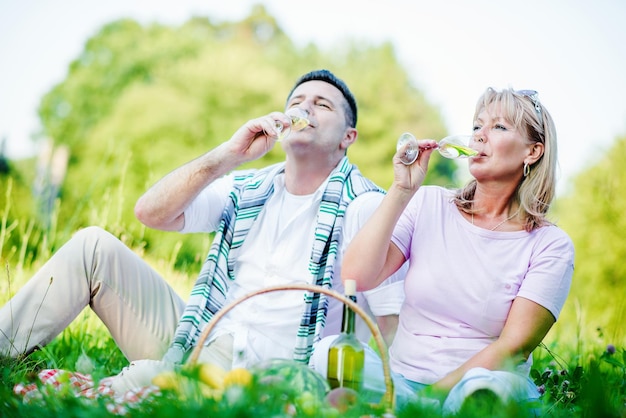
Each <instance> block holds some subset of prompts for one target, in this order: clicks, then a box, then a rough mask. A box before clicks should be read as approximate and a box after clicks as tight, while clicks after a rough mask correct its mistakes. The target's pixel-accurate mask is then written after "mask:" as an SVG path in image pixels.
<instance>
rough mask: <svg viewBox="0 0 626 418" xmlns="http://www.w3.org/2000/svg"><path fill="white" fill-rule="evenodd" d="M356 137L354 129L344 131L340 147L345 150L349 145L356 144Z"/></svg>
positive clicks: (356, 133)
mask: <svg viewBox="0 0 626 418" xmlns="http://www.w3.org/2000/svg"><path fill="white" fill-rule="evenodd" d="M357 136H358V132H357V130H356V129H355V128H348V129H346V133H345V135H344V136H343V139H342V140H341V144H340V147H341V148H342V149H347V148H348V147H349V146H350V145H352V144H354V143H355V142H356V138H357Z"/></svg>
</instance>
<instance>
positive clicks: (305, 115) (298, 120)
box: [264, 107, 311, 141]
mask: <svg viewBox="0 0 626 418" xmlns="http://www.w3.org/2000/svg"><path fill="white" fill-rule="evenodd" d="M285 115H287V116H289V119H290V120H291V123H290V124H289V125H288V126H287V127H284V126H283V124H282V123H281V122H279V121H274V129H276V131H277V132H278V135H277V136H276V138H277V139H276V141H282V140H284V139H285V138H287V136H289V134H290V133H291V131H292V130H294V131H301V130H303V129H304V128H306V127H307V126H309V124H310V123H311V122H310V121H309V112H307V111H306V110H304V109H301V108H299V107H292V108H291V109H289V110H287V111H286V112H285ZM264 132H265V135H267V136H274V135H269V134H268V133H267V132H266V131H264Z"/></svg>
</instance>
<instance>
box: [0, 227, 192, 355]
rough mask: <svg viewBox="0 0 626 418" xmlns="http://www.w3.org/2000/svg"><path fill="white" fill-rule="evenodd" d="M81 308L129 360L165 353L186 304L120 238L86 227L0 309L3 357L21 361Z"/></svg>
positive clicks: (64, 326) (44, 342)
mask: <svg viewBox="0 0 626 418" xmlns="http://www.w3.org/2000/svg"><path fill="white" fill-rule="evenodd" d="M86 306H89V307H90V308H91V309H92V310H93V311H94V312H95V313H96V315H98V317H99V318H100V319H101V320H102V322H103V323H104V325H106V327H107V328H108V329H109V331H110V332H111V335H112V336H113V339H114V340H115V342H116V343H117V345H118V346H119V348H120V349H121V351H122V352H123V353H124V355H125V356H126V358H127V359H128V360H131V361H132V360H138V359H160V358H161V357H162V356H163V354H164V353H165V351H166V350H167V348H168V346H169V344H170V341H171V339H172V337H173V335H174V331H175V330H176V325H177V323H178V319H179V317H180V315H181V314H182V312H183V309H184V306H185V303H184V301H183V299H181V298H180V297H179V296H178V295H177V294H176V292H175V291H174V290H173V289H172V288H171V287H170V286H169V285H168V284H167V282H166V281H165V280H164V279H163V278H162V277H161V276H160V275H159V274H158V273H157V272H156V271H155V270H154V269H152V268H151V267H150V266H149V265H148V264H147V263H146V262H144V261H143V260H142V259H141V258H140V257H139V256H138V255H137V254H135V253H134V252H133V251H131V250H130V249H129V248H128V247H126V246H125V245H124V244H123V243H122V242H121V241H119V240H118V239H117V238H115V237H114V236H113V235H111V234H109V233H108V232H106V231H104V230H103V229H101V228H98V227H89V228H85V229H83V230H81V231H79V232H77V233H76V234H75V235H74V236H73V237H72V239H70V240H69V241H68V242H67V243H66V244H65V245H63V247H61V248H60V249H59V250H58V251H57V252H56V253H55V254H54V255H53V256H52V258H51V259H50V260H49V261H48V262H47V263H46V264H45V265H44V266H43V267H42V268H41V269H40V270H39V271H38V272H37V273H36V274H35V275H34V276H33V277H32V278H31V279H30V280H29V281H28V283H26V284H25V285H24V286H23V287H22V288H21V289H20V290H19V291H18V292H17V294H15V295H14V296H13V298H12V299H11V300H10V301H9V302H8V303H7V304H6V305H5V306H3V307H2V309H0V354H3V355H10V356H18V355H20V354H25V353H30V352H31V351H33V350H34V349H35V348H36V347H38V346H43V345H45V344H47V343H48V342H50V341H51V340H52V339H53V338H54V337H55V336H57V335H58V334H59V333H60V332H61V331H63V330H64V329H65V328H66V327H67V326H68V325H69V324H70V323H71V322H72V321H73V320H74V318H76V317H77V316H78V314H80V312H81V311H82V310H83V309H84V308H85V307H86Z"/></svg>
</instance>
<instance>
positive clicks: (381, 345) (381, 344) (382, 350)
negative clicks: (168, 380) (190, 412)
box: [188, 284, 395, 413]
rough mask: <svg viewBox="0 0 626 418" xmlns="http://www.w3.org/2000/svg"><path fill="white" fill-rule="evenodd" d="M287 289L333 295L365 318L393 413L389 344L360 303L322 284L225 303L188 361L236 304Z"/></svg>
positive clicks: (387, 404)
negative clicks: (375, 348) (374, 344)
mask: <svg viewBox="0 0 626 418" xmlns="http://www.w3.org/2000/svg"><path fill="white" fill-rule="evenodd" d="M287 290H305V291H310V292H313V293H323V294H325V295H327V296H330V297H333V298H335V299H337V300H339V301H340V302H343V303H344V304H346V305H348V306H349V307H350V309H352V310H353V311H354V312H356V313H357V314H358V315H359V316H360V317H361V318H362V319H363V321H365V323H366V324H367V326H368V327H369V329H370V331H371V332H372V335H373V337H374V340H375V342H376V345H377V347H378V350H379V354H380V357H381V360H382V363H383V374H384V379H385V387H386V390H385V393H384V395H383V397H382V399H381V402H380V404H381V406H383V407H384V408H385V409H386V411H388V412H389V413H393V410H394V408H395V396H394V386H393V380H392V379H391V369H390V368H389V357H388V354H387V345H386V344H385V341H384V340H383V338H382V335H381V334H380V331H379V330H378V327H377V326H376V324H375V323H374V322H373V321H372V320H371V319H370V317H369V316H368V315H367V314H366V313H365V311H363V309H361V308H360V307H359V305H357V304H356V303H355V302H353V301H352V300H350V299H348V298H347V297H345V296H344V295H341V294H339V293H338V292H336V291H334V290H329V289H326V288H323V287H321V286H316V285H310V284H290V285H280V286H271V287H266V288H263V289H259V290H257V291H254V292H250V293H248V294H246V295H244V296H241V297H240V298H239V299H237V300H234V301H232V302H231V303H229V304H227V305H225V306H224V307H223V308H221V309H220V310H219V311H218V312H217V313H216V314H215V315H214V316H213V318H212V319H211V321H210V322H209V323H208V324H207V326H206V327H205V328H204V329H203V330H202V333H201V334H200V337H199V339H198V343H197V345H196V347H195V348H194V350H193V351H192V353H191V355H190V357H189V359H188V363H190V364H195V363H196V362H197V361H198V357H199V356H200V352H201V351H202V347H203V346H204V342H205V341H206V339H207V337H208V336H209V334H210V333H211V331H212V330H213V328H214V326H215V324H216V323H217V322H218V321H219V320H220V319H221V318H222V317H224V315H226V314H227V313H228V312H229V311H230V310H231V309H233V308H234V307H235V306H237V305H238V304H240V303H241V302H243V301H245V300H247V299H250V298H252V297H254V296H257V295H260V294H264V293H270V292H276V291H287Z"/></svg>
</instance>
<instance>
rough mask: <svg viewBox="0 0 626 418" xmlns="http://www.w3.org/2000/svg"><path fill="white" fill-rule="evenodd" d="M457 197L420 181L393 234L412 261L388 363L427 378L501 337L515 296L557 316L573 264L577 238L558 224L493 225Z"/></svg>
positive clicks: (421, 379)
mask: <svg viewBox="0 0 626 418" xmlns="http://www.w3.org/2000/svg"><path fill="white" fill-rule="evenodd" d="M452 197H453V192H452V191H449V190H446V189H444V188H441V187H435V186H424V187H421V188H420V189H419V190H418V192H417V193H416V195H415V196H414V197H413V199H412V200H411V202H410V203H409V205H408V207H407V208H406V210H405V211H404V213H403V214H402V216H401V218H400V219H399V221H398V224H397V225H396V228H395V230H394V233H393V238H392V241H393V242H394V243H395V244H396V245H397V246H398V248H399V249H400V250H401V251H402V253H403V254H404V256H405V257H406V258H407V259H408V260H410V266H409V270H408V272H407V274H406V277H405V284H404V286H405V295H406V298H405V302H404V304H403V305H402V310H401V312H400V323H399V326H398V331H397V333H396V338H395V340H394V342H393V344H392V346H391V348H390V365H391V368H392V369H393V370H394V371H396V372H399V373H401V374H402V375H404V377H405V378H407V379H410V380H413V381H416V382H420V383H425V384H431V383H434V382H435V381H437V380H439V379H440V378H442V377H444V376H445V375H446V374H448V373H449V372H450V371H452V370H454V369H456V368H457V367H459V366H460V365H461V364H462V363H464V362H465V361H466V360H467V359H469V358H470V357H472V356H473V355H474V354H475V353H477V352H478V351H480V350H482V349H483V348H484V347H486V346H487V345H489V344H490V343H491V342H493V341H494V340H495V339H497V338H498V336H499V335H500V332H501V331H502V328H503V326H504V322H505V320H506V318H507V315H508V312H509V309H510V307H511V304H512V303H513V299H515V297H517V296H521V297H524V298H526V299H530V300H532V301H534V302H536V303H538V304H540V305H541V306H543V307H545V308H546V309H548V310H549V311H550V312H551V313H552V315H553V316H554V317H555V318H558V316H559V313H560V311H561V308H562V307H563V304H564V303H565V299H566V297H567V294H568V292H569V288H570V283H571V278H572V274H573V269H574V265H573V264H574V247H573V244H572V242H571V240H570V238H569V237H568V236H567V234H566V233H565V232H564V231H562V230H561V229H559V228H558V227H556V226H552V225H551V226H545V227H542V228H539V229H536V230H534V231H532V232H530V233H528V232H526V231H515V232H499V231H489V230H486V229H482V228H480V227H477V226H474V225H472V224H471V223H470V222H468V221H467V220H466V219H465V218H463V216H462V215H461V213H460V212H459V210H458V208H457V207H456V205H455V204H454V202H452ZM530 361H531V360H530V359H529V362H528V363H527V364H525V365H523V367H522V368H521V371H524V372H527V371H528V369H529V367H530Z"/></svg>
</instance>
